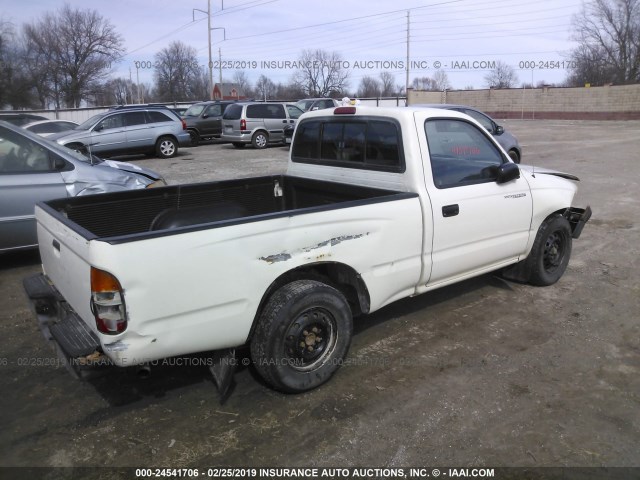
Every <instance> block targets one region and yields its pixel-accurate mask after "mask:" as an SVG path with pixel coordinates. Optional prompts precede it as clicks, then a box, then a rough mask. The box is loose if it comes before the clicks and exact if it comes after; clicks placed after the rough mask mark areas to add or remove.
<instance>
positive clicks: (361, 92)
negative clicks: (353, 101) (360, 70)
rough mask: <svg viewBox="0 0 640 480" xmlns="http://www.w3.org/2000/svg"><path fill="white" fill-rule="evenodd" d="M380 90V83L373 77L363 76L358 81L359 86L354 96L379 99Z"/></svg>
mask: <svg viewBox="0 0 640 480" xmlns="http://www.w3.org/2000/svg"><path fill="white" fill-rule="evenodd" d="M381 92H382V89H381V88H380V82H379V81H378V80H376V79H375V78H373V77H369V76H365V77H362V79H361V80H360V86H359V87H358V92H357V93H356V96H358V97H361V98H372V97H375V98H377V97H380V93H381Z"/></svg>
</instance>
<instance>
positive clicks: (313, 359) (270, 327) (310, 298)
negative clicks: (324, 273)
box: [251, 280, 353, 393]
mask: <svg viewBox="0 0 640 480" xmlns="http://www.w3.org/2000/svg"><path fill="white" fill-rule="evenodd" d="M352 330H353V320H352V314H351V309H350V308H349V304H348V303H347V300H346V299H345V298H344V296H343V295H342V294H341V293H340V292H339V291H338V290H336V289H335V288H333V287H330V286H328V285H326V284H324V283H321V282H317V281H314V280H298V281H295V282H291V283H289V284H287V285H285V286H283V287H281V288H280V289H279V290H277V291H276V292H275V293H274V294H273V295H272V296H271V298H270V299H269V301H268V302H267V305H266V306H265V308H264V310H263V311H262V314H261V315H260V318H259V321H258V325H257V327H256V330H255V332H254V335H253V337H252V339H251V357H252V360H253V362H254V365H255V367H256V370H257V371H258V373H259V374H260V375H261V376H262V378H263V379H264V380H265V382H267V383H268V384H269V385H270V386H272V387H273V388H275V389H277V390H280V391H283V392H289V393H299V392H305V391H307V390H311V389H314V388H316V387H319V386H320V385H322V384H323V383H325V382H326V381H327V380H329V378H331V376H332V375H333V374H334V373H335V372H336V370H337V369H338V368H339V367H340V365H341V364H342V361H343V360H344V358H345V356H346V354H347V351H348V350H349V345H350V343H351V334H352Z"/></svg>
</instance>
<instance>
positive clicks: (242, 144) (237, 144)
mask: <svg viewBox="0 0 640 480" xmlns="http://www.w3.org/2000/svg"><path fill="white" fill-rule="evenodd" d="M232 145H233V146H234V147H236V148H244V147H246V146H247V144H246V143H240V142H233V144H232Z"/></svg>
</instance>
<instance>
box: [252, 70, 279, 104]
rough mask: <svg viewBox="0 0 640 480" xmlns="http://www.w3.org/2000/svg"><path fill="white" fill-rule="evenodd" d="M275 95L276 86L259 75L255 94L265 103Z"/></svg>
mask: <svg viewBox="0 0 640 480" xmlns="http://www.w3.org/2000/svg"><path fill="white" fill-rule="evenodd" d="M275 93H276V85H275V83H273V82H272V81H271V80H270V79H269V78H267V77H265V76H264V75H260V78H258V81H257V82H256V94H257V95H258V97H260V98H261V99H262V100H264V101H265V102H266V101H267V100H268V99H270V98H273V97H274V95H275Z"/></svg>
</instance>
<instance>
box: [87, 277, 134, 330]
mask: <svg viewBox="0 0 640 480" xmlns="http://www.w3.org/2000/svg"><path fill="white" fill-rule="evenodd" d="M91 311H92V312H93V315H94V317H95V318H96V326H97V327H98V331H99V332H101V333H106V334H107V335H117V334H118V333H122V332H124V331H125V330H126V329H127V313H126V310H125V305H124V295H123V292H122V286H121V285H120V282H119V281H118V279H117V278H116V277H114V276H113V275H111V274H110V273H107V272H105V271H103V270H98V269H97V268H93V267H91Z"/></svg>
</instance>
